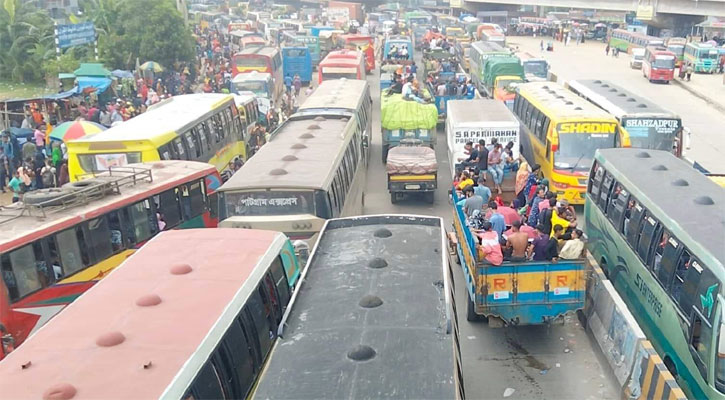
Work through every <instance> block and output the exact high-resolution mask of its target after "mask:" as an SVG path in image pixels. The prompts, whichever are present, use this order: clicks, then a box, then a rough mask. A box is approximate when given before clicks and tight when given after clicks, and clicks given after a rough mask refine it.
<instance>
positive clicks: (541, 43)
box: [539, 39, 544, 53]
mask: <svg viewBox="0 0 725 400" xmlns="http://www.w3.org/2000/svg"><path fill="white" fill-rule="evenodd" d="M539 47H540V48H541V52H542V53H543V52H544V39H541V42H540V43H539Z"/></svg>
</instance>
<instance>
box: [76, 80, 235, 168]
mask: <svg viewBox="0 0 725 400" xmlns="http://www.w3.org/2000/svg"><path fill="white" fill-rule="evenodd" d="M247 139H248V138H246V137H245V134H244V127H243V125H242V121H241V120H240V118H239V112H238V111H237V108H236V107H235V105H234V98H233V97H232V96H231V95H228V94H218V93H199V94H185V95H180V96H174V97H171V98H168V99H166V100H163V101H161V102H160V103H157V104H155V105H154V106H153V107H150V108H149V109H148V111H146V112H145V113H143V114H141V115H139V116H137V117H134V118H132V119H129V120H128V121H125V122H123V123H121V124H119V125H116V126H114V127H111V128H109V129H107V130H105V131H103V132H100V133H97V134H95V135H91V136H86V137H83V138H81V139H77V140H73V141H71V142H68V143H67V146H68V174H69V175H70V180H71V181H77V180H79V179H80V178H82V177H83V176H87V175H88V174H93V173H96V172H100V171H105V170H107V169H108V168H109V167H111V166H122V165H126V164H131V163H140V162H149V161H157V160H193V161H202V162H208V163H210V164H213V165H214V166H215V167H216V168H217V170H219V172H221V173H225V172H226V171H227V170H228V169H229V164H230V163H231V162H232V161H233V160H234V159H235V158H237V157H241V158H242V160H246V158H247V141H246V140H247Z"/></svg>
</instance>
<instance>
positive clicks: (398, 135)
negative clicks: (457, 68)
mask: <svg viewBox="0 0 725 400" xmlns="http://www.w3.org/2000/svg"><path fill="white" fill-rule="evenodd" d="M421 95H422V96H423V98H425V99H427V100H429V101H432V97H431V95H430V93H428V91H427V90H425V89H422V90H421ZM380 102H381V113H380V125H381V127H382V136H383V163H386V162H387V160H388V151H389V150H390V149H391V148H392V147H395V146H399V145H400V141H401V139H417V140H419V141H420V142H421V144H422V145H424V146H429V147H431V148H435V143H436V124H437V123H438V109H437V108H436V106H435V104H434V103H418V102H417V101H414V100H406V99H404V98H403V96H402V95H400V94H388V93H387V91H384V92H383V93H382V96H381V99H380Z"/></svg>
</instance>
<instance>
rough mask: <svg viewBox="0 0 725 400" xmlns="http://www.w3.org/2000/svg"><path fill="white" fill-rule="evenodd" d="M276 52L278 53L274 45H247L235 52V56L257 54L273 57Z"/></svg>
mask: <svg viewBox="0 0 725 400" xmlns="http://www.w3.org/2000/svg"><path fill="white" fill-rule="evenodd" d="M277 53H279V49H277V48H276V47H269V46H263V47H248V48H246V49H242V51H239V52H237V53H236V54H235V56H243V55H258V56H266V57H273V56H274V55H275V54H277Z"/></svg>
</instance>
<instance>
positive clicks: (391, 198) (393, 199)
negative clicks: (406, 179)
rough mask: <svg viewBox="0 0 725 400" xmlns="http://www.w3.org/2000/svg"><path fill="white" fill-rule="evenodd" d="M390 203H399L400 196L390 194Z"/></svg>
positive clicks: (394, 193) (393, 193)
mask: <svg viewBox="0 0 725 400" xmlns="http://www.w3.org/2000/svg"><path fill="white" fill-rule="evenodd" d="M390 202H391V203H392V204H397V203H398V194H397V193H396V192H390Z"/></svg>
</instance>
